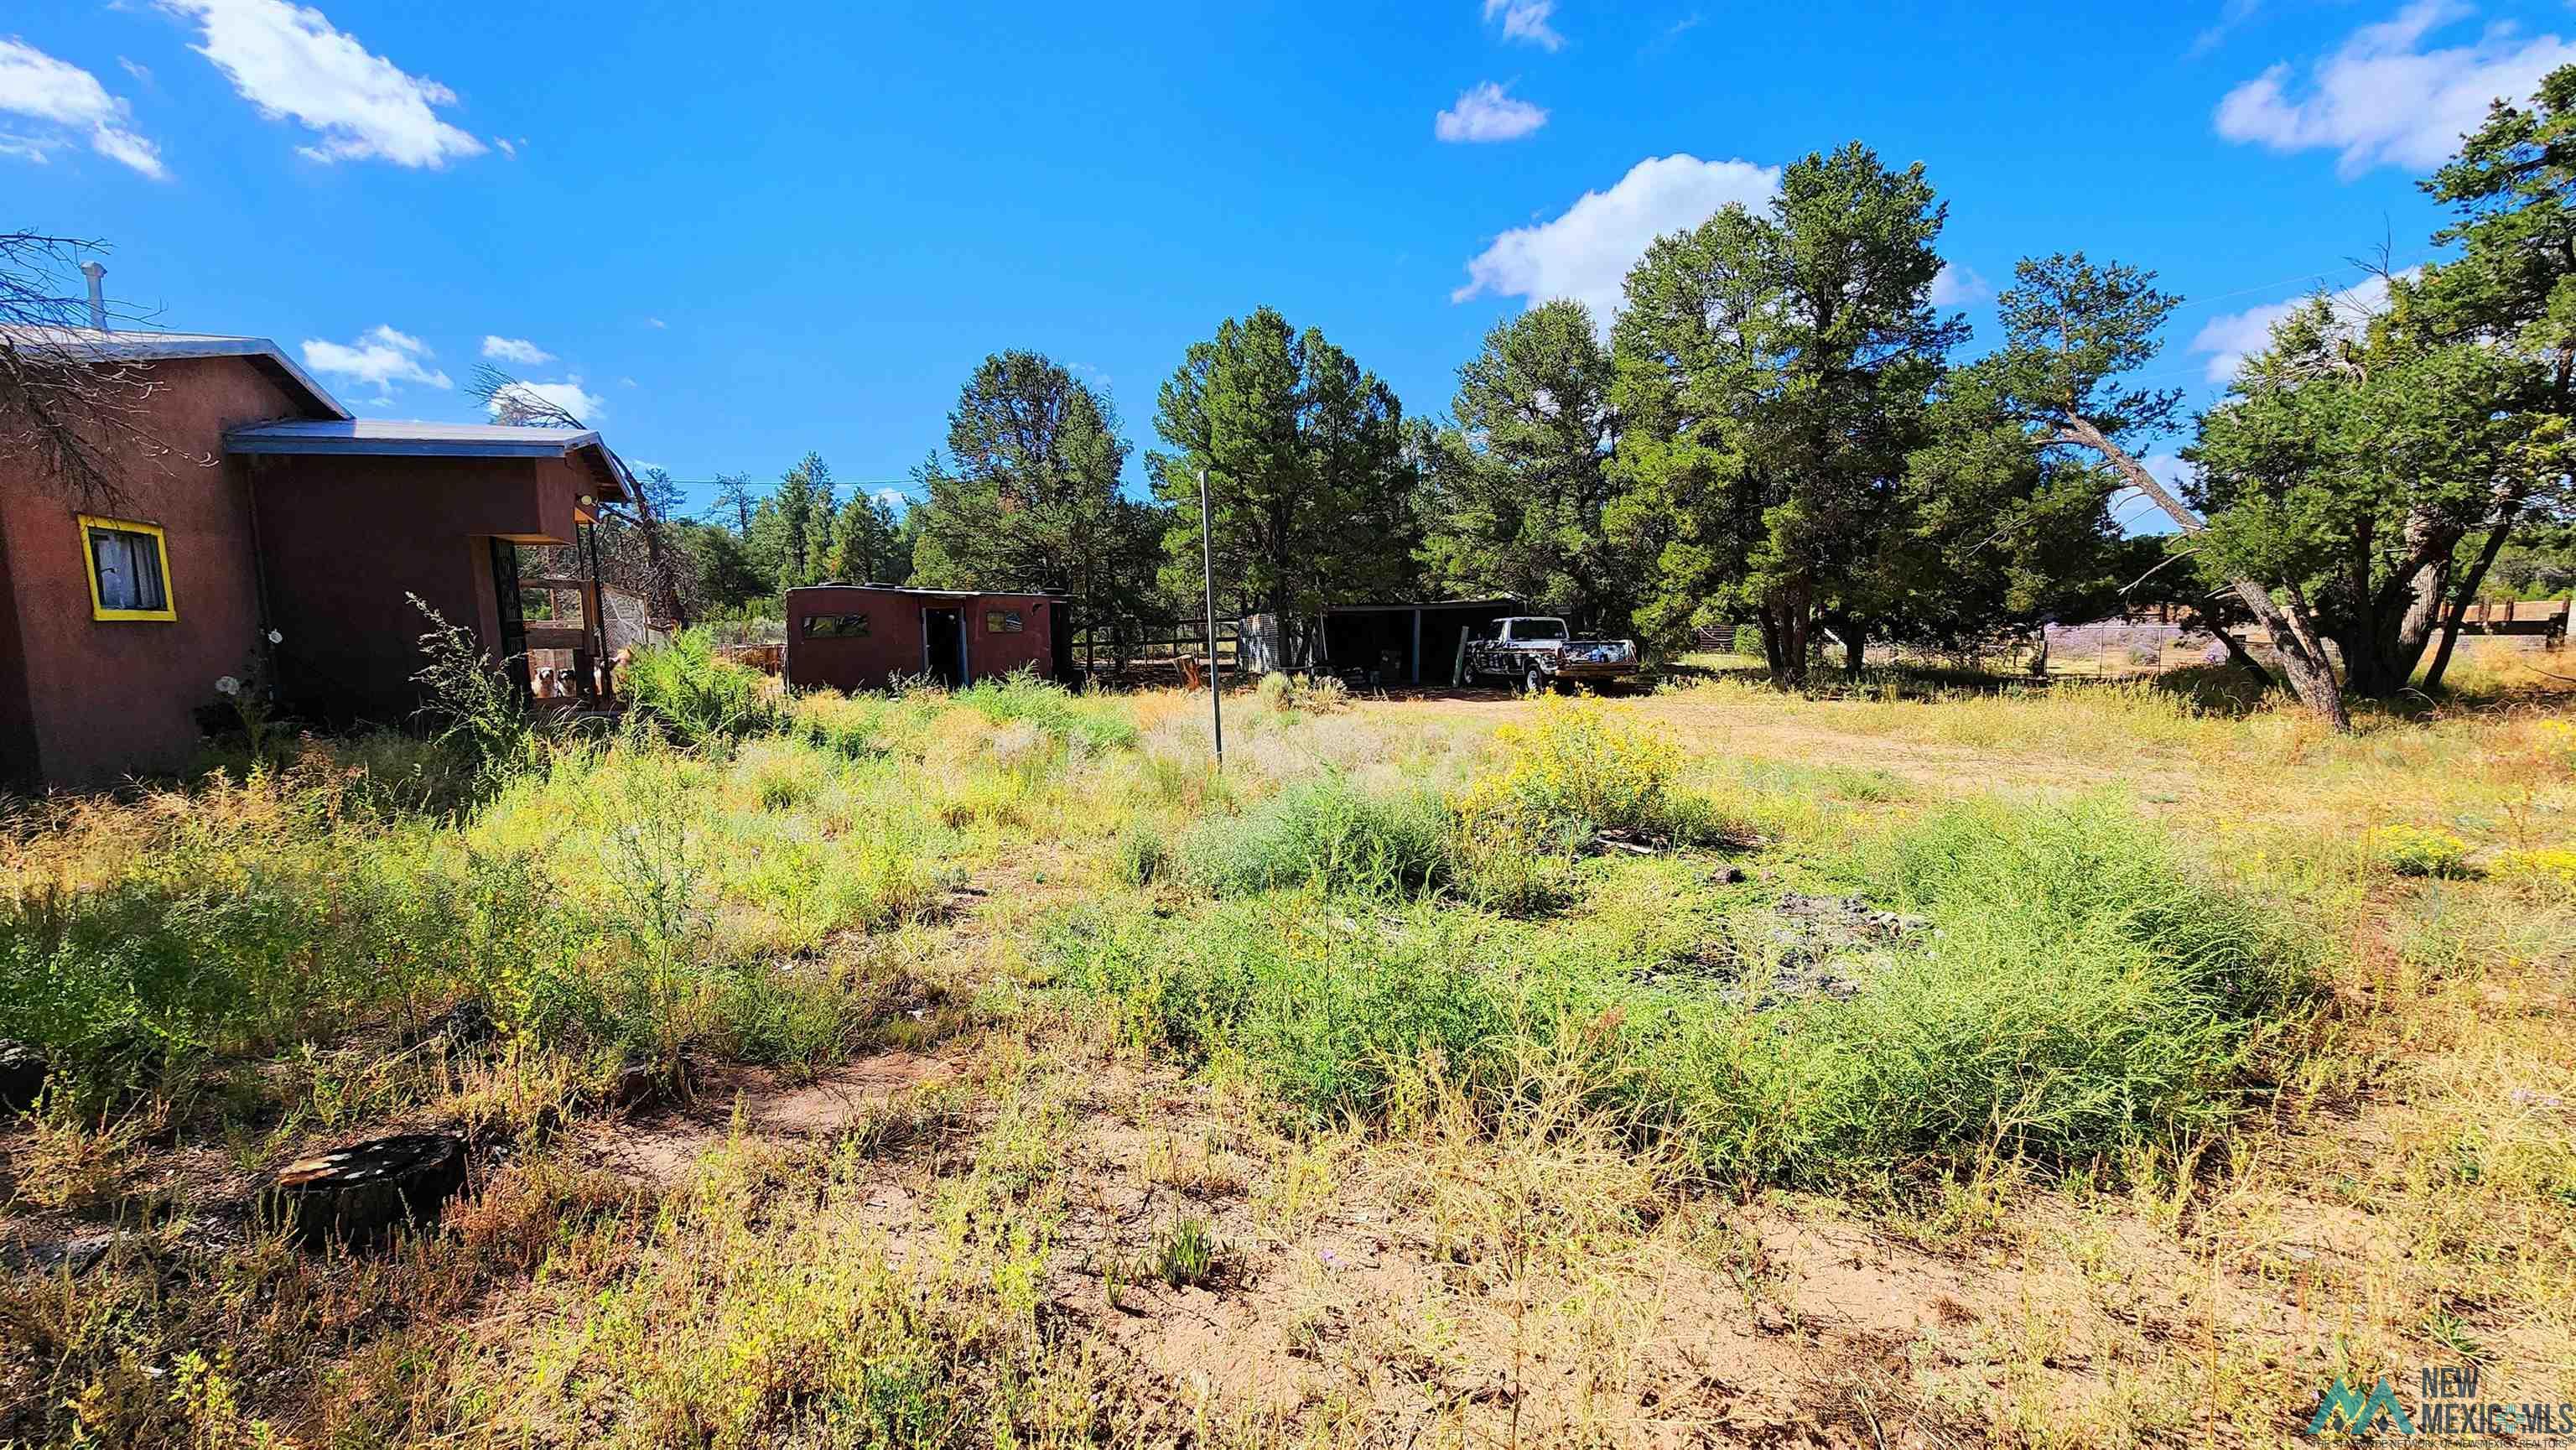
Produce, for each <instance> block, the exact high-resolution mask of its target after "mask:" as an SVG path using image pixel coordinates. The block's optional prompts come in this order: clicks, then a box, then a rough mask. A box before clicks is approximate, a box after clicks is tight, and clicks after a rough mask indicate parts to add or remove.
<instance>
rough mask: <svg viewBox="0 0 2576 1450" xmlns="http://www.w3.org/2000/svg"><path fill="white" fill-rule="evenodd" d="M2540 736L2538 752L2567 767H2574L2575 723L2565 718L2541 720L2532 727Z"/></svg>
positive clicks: (2575, 760)
mask: <svg viewBox="0 0 2576 1450" xmlns="http://www.w3.org/2000/svg"><path fill="white" fill-rule="evenodd" d="M2532 733H2533V734H2534V735H2537V736H2538V737H2540V753H2541V754H2542V755H2545V756H2547V757H2549V758H2550V759H2552V760H2555V761H2557V762H2558V763H2559V764H2560V765H2562V766H2566V767H2568V768H2569V769H2576V723H2570V722H2568V721H2565V720H2543V721H2541V722H2540V723H2539V724H2538V725H2535V726H2533V727H2532Z"/></svg>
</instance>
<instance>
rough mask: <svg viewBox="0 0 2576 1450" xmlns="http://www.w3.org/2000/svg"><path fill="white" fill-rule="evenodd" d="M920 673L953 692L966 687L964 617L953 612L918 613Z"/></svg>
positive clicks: (924, 611) (945, 610)
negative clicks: (919, 614) (919, 622)
mask: <svg viewBox="0 0 2576 1450" xmlns="http://www.w3.org/2000/svg"><path fill="white" fill-rule="evenodd" d="M921 672H922V673H923V674H925V675H928V676H930V677H931V678H932V679H934V680H937V681H938V682H939V683H941V684H943V685H946V686H947V687H948V688H950V689H952V690H954V689H958V688H961V687H963V686H964V685H965V683H966V617H965V615H964V614H962V613H961V612H959V611H957V610H954V609H925V610H923V611H921Z"/></svg>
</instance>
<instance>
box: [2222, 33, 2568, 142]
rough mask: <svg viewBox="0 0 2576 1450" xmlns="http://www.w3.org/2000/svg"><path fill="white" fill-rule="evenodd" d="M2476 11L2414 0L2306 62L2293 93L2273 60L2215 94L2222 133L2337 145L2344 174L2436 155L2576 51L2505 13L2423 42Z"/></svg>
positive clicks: (2284, 68)
mask: <svg viewBox="0 0 2576 1450" xmlns="http://www.w3.org/2000/svg"><path fill="white" fill-rule="evenodd" d="M2470 13H2471V11H2470V9H2469V7H2468V6H2466V5H2463V4H2460V3H2457V0H2414V3H2413V4H2410V5H2408V6H2407V7H2406V8H2405V9H2403V10H2400V11H2398V12H2397V14H2396V15H2395V16H2394V17H2393V18H2391V19H2388V20H2383V21H2381V22H2379V23H2378V24H2376V25H2365V26H2363V27H2362V28H2361V29H2359V30H2356V31H2354V32H2353V33H2352V34H2351V35H2350V36H2348V37H2346V38H2345V40H2344V43H2343V45H2342V46H2341V47H2340V48H2338V49H2337V50H2336V51H2335V52H2334V54H2332V55H2329V56H2327V57H2325V58H2324V59H2322V60H2319V61H2317V62H2316V63H2315V64H2314V65H2312V66H2311V67H2309V77H2308V85H2307V88H2306V91H2307V93H2306V94H2305V95H2303V96H2298V97H2293V96H2292V95H2291V67H2290V66H2289V64H2288V63H2286V62H2284V63H2282V64H2280V65H2276V66H2273V67H2272V68H2271V69H2269V70H2267V71H2265V72H2263V74H2261V75H2259V76H2257V77H2255V78H2254V79H2252V80H2250V81H2247V82H2245V83H2244V84H2243V85H2240V86H2238V87H2237V88H2236V89H2234V90H2232V91H2229V92H2228V93H2227V95H2226V98H2225V99H2223V100H2221V101H2220V102H2219V103H2218V113H2217V125H2218V134H2219V135H2221V136H2224V137H2226V138H2227V139H2228V140H2231V141H2252V142H2259V143H2260V144H2262V145H2265V146H2269V147H2271V148H2272V149H2273V150H2275V151H2306V150H2314V149H2320V148H2323V149H2330V150H2336V151H2340V152H2341V153H2342V154H2341V156H2339V157H2338V158H2337V160H2336V169H2337V170H2338V171H2339V172H2341V173H2342V174H2343V175H2344V176H2347V177H2351V176H2358V175H2360V174H2361V173H2362V172H2365V171H2368V170H2369V169H2370V168H2372V167H2374V166H2381V165H2388V166H2402V167H2406V168H2409V169H2411V170H2416V171H2423V170H2427V169H2429V168H2431V167H2433V166H2436V165H2439V164H2440V163H2441V162H2442V161H2443V159H2444V158H2446V157H2448V156H2449V155H2450V154H2451V152H2452V150H2453V148H2454V147H2455V146H2457V144H2458V142H2459V139H2460V137H2461V136H2462V135H2463V134H2465V133H2467V132H2469V131H2472V130H2475V129H2476V128H2477V127H2478V125H2479V124H2480V123H2481V122H2483V121H2484V120H2485V119H2486V114H2487V106H2488V105H2489V104H2490V103H2491V102H2494V101H2497V100H2521V99H2523V98H2526V97H2528V96H2529V95H2530V94H2531V93H2532V91H2533V90H2534V89H2535V88H2536V87H2537V86H2538V85H2539V82H2540V78H2541V77H2542V76H2544V75H2546V74H2548V73H2549V72H2550V71H2552V70H2554V69H2556V68H2557V67H2559V66H2562V65H2566V64H2568V63H2569V62H2570V61H2576V44H2570V43H2568V42H2567V41H2564V40H2561V39H2559V38H2558V37H2557V36H2555V35H2535V36H2528V37H2526V36H2523V35H2521V34H2519V33H2518V32H2516V30H2515V29H2514V27H2513V26H2512V25H2511V24H2510V23H2508V22H2504V21H2498V22H2496V23H2495V24H2492V25H2489V26H2488V27H2486V29H2485V30H2484V31H2483V32H2481V33H2480V34H2479V36H2478V38H2477V40H2476V42H2475V43H2473V44H2469V45H2458V46H2452V47H2450V48H2449V49H2445V50H2419V49H2418V48H2417V47H2418V46H2420V45H2421V44H2422V43H2423V41H2424V40H2425V38H2426V37H2427V36H2429V35H2431V34H2432V33H2433V32H2434V31H2437V30H2440V29H2442V28H2444V27H2446V26H2449V25H2451V24H2453V23H2454V22H2456V21H2459V20H2461V19H2463V18H2465V17H2466V16H2468V15H2469V14H2470Z"/></svg>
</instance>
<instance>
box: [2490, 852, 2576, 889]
mask: <svg viewBox="0 0 2576 1450" xmlns="http://www.w3.org/2000/svg"><path fill="white" fill-rule="evenodd" d="M2495 874H2497V875H2498V876H2501V877H2504V878H2505V879H2507V880H2511V881H2522V882H2528V883H2530V884H2532V885H2536V886H2548V887H2554V888H2556V889H2558V890H2560V891H2576V850H2570V849H2568V848H2567V847H2565V846H2544V847H2542V848H2541V849H2539V850H2537V851H2507V852H2505V853H2504V854H2503V855H2501V856H2499V857H2497V858H2496V863H2495Z"/></svg>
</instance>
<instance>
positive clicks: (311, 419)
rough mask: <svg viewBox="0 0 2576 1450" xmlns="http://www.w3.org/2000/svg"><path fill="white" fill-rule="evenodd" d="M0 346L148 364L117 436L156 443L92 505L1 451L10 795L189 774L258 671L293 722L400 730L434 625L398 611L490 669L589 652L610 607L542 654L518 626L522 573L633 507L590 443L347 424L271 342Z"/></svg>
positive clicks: (31, 463)
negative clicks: (220, 716) (205, 736)
mask: <svg viewBox="0 0 2576 1450" xmlns="http://www.w3.org/2000/svg"><path fill="white" fill-rule="evenodd" d="M0 345H6V346H13V347H18V348H22V349H36V348H43V349H48V350H52V351H57V352H61V353H67V354H70V355H71V356H73V357H75V358H78V359H82V360H86V361H88V362H90V363H92V364H93V365H96V366H99V367H102V368H122V367H132V366H136V365H140V366H142V367H143V368H144V369H145V370H146V371H145V374H144V375H145V376H146V377H147V378H148V379H149V382H150V389H149V392H148V393H147V394H145V395H144V396H142V398H141V399H140V402H139V403H138V404H137V416H136V417H135V418H134V420H133V427H132V428H131V429H130V430H122V431H121V432H120V437H122V436H124V433H125V432H130V433H132V434H136V435H140V436H141V437H142V438H146V439H149V440H151V442H152V443H153V444H157V445H160V447H159V448H158V449H151V448H145V447H142V446H135V447H122V446H120V447H117V448H116V449H115V460H114V461H115V462H116V463H117V464H118V465H119V466H118V469H117V471H118V473H119V475H120V476H119V478H118V480H117V484H118V487H117V489H116V491H115V495H114V497H112V498H105V499H94V500H91V501H88V502H86V503H84V502H80V501H77V500H76V499H75V498H74V497H73V491H72V490H71V489H70V488H69V487H68V486H67V485H66V483H65V481H64V480H62V479H59V478H51V477H44V476H39V465H38V463H37V462H36V461H35V460H33V459H32V458H30V457H25V456H13V455H9V454H5V453H0V783H5V784H7V785H11V786H15V787H17V788H21V789H26V788H33V787H37V786H43V785H60V786H87V785H96V784H100V783H104V782H108V781H113V780H115V779H117V778H119V777H121V776H125V775H130V774H137V773H151V772H159V771H169V770H178V769H184V768H185V767H187V766H188V765H189V764H190V763H191V762H192V760H193V759H194V758H195V756H196V754H197V751H198V749H199V746H200V742H201V740H202V727H201V726H200V724H199V719H198V715H199V712H200V711H201V710H203V709H205V708H207V707H210V706H215V705H217V704H218V703H219V701H220V700H221V696H220V695H219V694H218V692H217V689H216V681H217V680H218V679H219V678H221V677H224V676H233V677H235V678H246V677H249V676H250V675H252V674H254V673H255V672H256V667H255V665H254V660H255V659H260V663H261V665H263V666H264V667H265V668H266V669H267V670H268V672H269V674H270V677H271V678H272V679H273V680H274V682H275V687H276V691H277V694H278V697H279V699H280V700H281V701H282V702H283V703H284V704H286V705H287V706H288V707H290V708H293V709H295V710H297V711H299V712H300V713H307V714H311V715H314V716H317V717H320V718H325V719H331V720H335V721H347V720H354V719H372V720H376V721H381V722H385V723H398V722H400V721H402V720H403V719H405V718H406V717H408V716H409V715H410V714H411V713H412V712H413V711H414V710H415V709H416V708H417V706H418V697H417V689H416V687H415V686H414V685H413V684H412V681H411V676H412V674H413V673H414V672H415V671H416V670H418V669H419V667H420V657H419V653H418V649H417V641H418V638H419V636H420V634H421V632H422V629H423V627H424V626H423V621H422V618H421V616H420V614H419V612H418V611H417V610H416V609H415V608H414V607H413V606H412V604H411V603H410V601H409V600H408V599H407V598H406V597H405V596H406V595H418V596H419V597H420V598H421V599H423V600H425V601H427V602H428V603H429V604H430V606H431V607H433V608H435V609H437V610H438V611H439V613H441V614H442V615H444V616H446V617H447V619H448V620H449V621H450V622H451V623H455V624H459V625H463V626H465V627H466V628H468V629H470V630H472V631H473V632H474V634H475V637H476V638H477V639H478V640H480V641H481V642H482V644H483V646H484V648H485V649H487V650H489V651H490V652H491V653H492V655H493V657H495V658H497V659H507V658H511V657H513V656H518V655H521V654H523V653H524V652H525V651H526V650H528V649H530V648H532V647H536V646H538V645H540V644H563V643H575V644H583V643H587V644H588V645H589V649H587V650H585V651H584V653H585V654H586V655H588V656H589V657H591V658H596V657H597V655H596V654H595V653H592V651H595V650H596V648H597V644H596V641H595V640H591V639H590V638H589V636H590V635H591V634H593V633H595V629H594V628H593V624H592V622H593V621H595V619H596V610H595V609H594V610H592V611H591V614H590V616H589V617H588V618H587V619H586V620H585V621H583V622H582V623H580V624H579V625H576V626H574V627H572V628H569V629H567V628H565V627H563V626H562V625H560V624H557V625H555V626H553V627H552V628H551V630H550V631H549V632H548V636H547V638H545V639H543V640H540V639H539V638H538V637H537V632H536V631H532V630H531V629H529V628H528V626H527V625H526V624H524V623H523V622H522V621H521V618H520V609H519V601H520V593H519V589H520V581H519V579H518V575H517V565H516V549H517V546H519V545H523V544H564V543H571V542H574V541H576V540H580V539H583V538H585V537H586V535H585V534H584V530H585V528H586V526H587V525H588V524H590V523H591V521H592V517H593V511H594V510H595V509H596V507H597V505H598V503H599V502H600V501H601V500H603V499H622V498H624V497H625V496H626V493H625V488H624V484H623V481H622V480H623V473H622V471H621V470H620V468H619V467H618V465H617V463H616V462H615V460H614V459H613V458H612V457H611V456H610V455H609V452H608V449H607V448H606V446H605V445H603V444H602V443H601V441H600V438H599V435H598V434H597V433H596V432H591V431H576V430H572V429H563V428H534V427H505V426H496V425H481V424H455V423H398V422H385V421H378V420H374V419H362V418H356V417H353V416H351V414H350V413H349V410H348V409H346V408H344V407H342V406H341V405H340V403H339V402H338V400H336V399H334V398H333V397H332V396H331V395H330V394H329V393H328V392H326V391H324V389H323V388H322V387H321V385H319V384H318V383H316V382H314V381H313V379H312V378H310V377H308V376H307V375H306V374H305V373H304V371H303V369H301V368H299V367H297V366H296V365H295V363H294V362H293V361H291V360H289V359H288V358H287V356H286V355H285V354H284V353H283V352H281V351H279V349H278V347H277V345H276V344H275V343H273V342H270V341H269V340H267V339H265V338H256V337H222V336H213V335H206V334H190V333H150V332H111V331H107V330H105V329H104V328H47V329H41V330H25V331H21V332H20V333H18V334H17V335H14V336H0ZM165 450H166V451H165ZM147 453H148V454H155V455H157V456H141V455H145V454H147ZM129 455H133V456H129ZM591 582H592V583H593V584H594V585H595V583H596V580H595V579H594V580H593V581H591ZM593 597H594V598H595V595H594V596H593ZM271 631H274V632H276V634H277V635H278V636H279V642H278V643H276V644H274V645H272V644H271V643H270V642H269V641H268V635H269V634H270V632H271ZM555 635H562V636H565V637H566V638H564V639H556V638H553V636H555ZM263 654H264V656H265V657H264V659H262V658H261V656H262V655H263Z"/></svg>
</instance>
